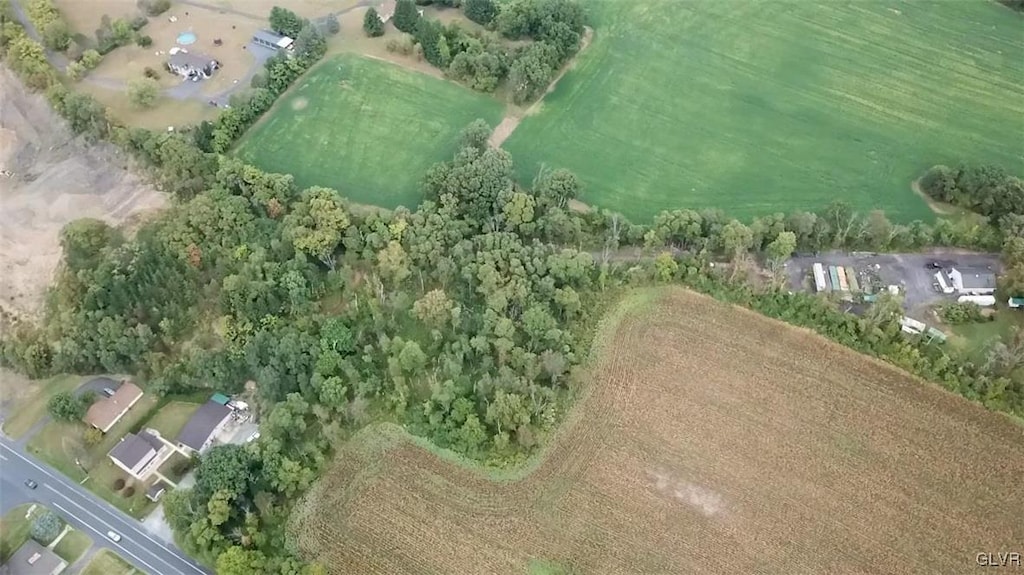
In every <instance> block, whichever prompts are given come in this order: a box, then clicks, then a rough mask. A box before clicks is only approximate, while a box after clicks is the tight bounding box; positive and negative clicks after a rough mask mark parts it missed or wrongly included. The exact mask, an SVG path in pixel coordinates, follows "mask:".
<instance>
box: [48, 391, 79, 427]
mask: <svg viewBox="0 0 1024 575" xmlns="http://www.w3.org/2000/svg"><path fill="white" fill-rule="evenodd" d="M46 409H47V410H48V411H49V412H50V415H52V416H53V417H54V418H55V419H60V420H63V421H76V420H78V419H82V416H83V415H85V410H86V404H85V402H83V401H82V400H81V398H78V397H75V396H74V395H73V394H72V393H71V392H70V391H61V392H59V393H56V394H54V395H53V397H51V398H50V401H48V402H47V404H46Z"/></svg>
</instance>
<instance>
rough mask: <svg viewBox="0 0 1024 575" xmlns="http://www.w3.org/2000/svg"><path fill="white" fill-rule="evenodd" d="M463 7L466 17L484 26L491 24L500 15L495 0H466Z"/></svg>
mask: <svg viewBox="0 0 1024 575" xmlns="http://www.w3.org/2000/svg"><path fill="white" fill-rule="evenodd" d="M462 7H463V10H464V11H465V13H466V18H469V19H470V20H472V21H474V22H476V23H477V24H482V25H484V26H486V25H488V24H490V23H491V22H492V21H493V20H494V17H495V16H497V15H498V7H497V6H495V5H494V0H465V1H464V2H463V4H462Z"/></svg>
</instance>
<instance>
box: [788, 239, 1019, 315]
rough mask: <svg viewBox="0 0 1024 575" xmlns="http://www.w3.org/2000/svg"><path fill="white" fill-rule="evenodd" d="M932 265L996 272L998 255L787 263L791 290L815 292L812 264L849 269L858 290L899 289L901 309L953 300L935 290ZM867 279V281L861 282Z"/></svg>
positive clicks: (805, 258) (829, 256)
mask: <svg viewBox="0 0 1024 575" xmlns="http://www.w3.org/2000/svg"><path fill="white" fill-rule="evenodd" d="M933 262H937V263H939V264H940V265H941V266H942V267H943V268H944V269H948V268H950V267H965V268H984V269H989V270H991V271H993V272H995V273H999V269H1000V268H999V254H983V253H974V252H964V251H957V250H934V251H931V252H924V253H914V254H875V253H870V252H821V253H819V254H818V255H801V256H798V257H794V258H792V259H791V260H790V261H789V262H788V264H787V268H786V269H787V273H788V274H789V282H790V286H791V288H792V289H794V290H801V291H811V292H813V291H814V279H813V276H812V272H811V268H812V266H813V265H814V264H815V263H821V264H822V265H824V266H830V265H835V266H844V267H852V268H854V269H855V270H856V271H857V274H858V279H859V280H860V281H861V283H862V284H864V283H866V284H868V285H867V286H865V285H862V286H861V291H865V292H872V293H879V292H881V291H884V290H885V288H886V286H889V285H897V286H900V290H901V293H903V294H904V303H903V307H904V308H906V309H908V310H909V309H916V308H918V307H920V306H924V305H930V304H933V303H936V302H939V301H942V300H955V299H956V295H955V294H954V295H946V294H943V293H942V292H941V291H938V290H936V289H935V287H934V284H935V272H936V270H935V269H932V268H931V267H930V264H932V263H933ZM865 279H866V280H867V281H866V282H865V281H864V280H865Z"/></svg>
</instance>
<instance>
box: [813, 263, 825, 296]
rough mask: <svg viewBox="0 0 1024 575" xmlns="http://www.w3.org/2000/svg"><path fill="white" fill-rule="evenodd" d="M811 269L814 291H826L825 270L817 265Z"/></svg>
mask: <svg viewBox="0 0 1024 575" xmlns="http://www.w3.org/2000/svg"><path fill="white" fill-rule="evenodd" d="M812 268H813V269H814V289H815V290H817V291H818V292H819V293H820V292H823V291H828V281H826V280H825V268H823V267H822V266H821V264H818V263H816V264H814V266H812Z"/></svg>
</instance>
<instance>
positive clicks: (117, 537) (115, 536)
mask: <svg viewBox="0 0 1024 575" xmlns="http://www.w3.org/2000/svg"><path fill="white" fill-rule="evenodd" d="M107 537H109V538H110V540H111V541H113V542H114V543H117V542H118V541H120V540H121V536H120V535H118V534H117V533H114V532H113V531H107Z"/></svg>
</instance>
